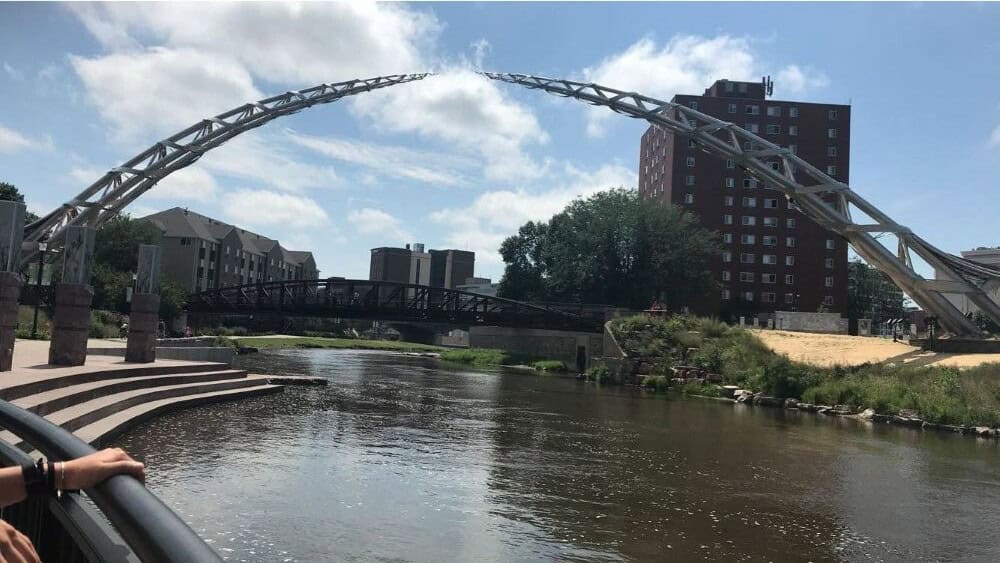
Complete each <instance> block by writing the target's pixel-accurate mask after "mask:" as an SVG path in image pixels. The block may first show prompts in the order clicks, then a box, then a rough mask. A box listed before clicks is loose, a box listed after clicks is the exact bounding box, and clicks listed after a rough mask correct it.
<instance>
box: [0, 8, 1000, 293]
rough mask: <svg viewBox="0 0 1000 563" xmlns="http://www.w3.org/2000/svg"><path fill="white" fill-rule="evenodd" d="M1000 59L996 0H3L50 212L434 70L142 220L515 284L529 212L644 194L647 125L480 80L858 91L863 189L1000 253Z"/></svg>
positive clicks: (350, 272)
mask: <svg viewBox="0 0 1000 563" xmlns="http://www.w3.org/2000/svg"><path fill="white" fill-rule="evenodd" d="M998 60H1000V5H995V4H989V3H977V4H956V3H948V4H924V3H917V4H908V3H893V4H867V3H849V4H831V3H817V4H797V3H780V4H779V3H775V4H770V3H752V4H731V3H703V4H688V3H662V4H661V3H656V4H654V3H585V4H584V3H581V4H576V3H489V2H479V3H441V4H438V3H417V4H386V3H379V4H372V3H364V2H351V3H307V4H270V3H253V4H237V3H224V4H175V3H170V4H168V3H156V4H145V5H140V4H125V3H115V4H81V3H74V4H56V3H52V4H20V3H0V102H2V103H0V181H7V182H11V183H13V184H15V185H16V186H18V187H19V188H20V190H21V191H22V192H23V193H24V194H25V196H26V199H27V202H28V207H29V209H30V210H32V211H34V212H36V213H39V214H42V213H45V212H48V211H50V210H52V209H54V208H56V207H57V206H59V205H60V204H61V203H62V202H64V201H67V200H69V199H71V198H72V197H73V196H75V195H76V194H77V193H79V192H81V191H82V190H83V189H84V188H86V187H87V186H89V185H90V184H91V183H93V182H94V181H96V180H97V179H98V178H99V177H100V176H101V175H102V174H103V173H104V172H105V171H107V170H108V169H110V168H113V167H115V166H118V165H120V164H121V163H123V162H125V161H126V160H128V159H129V158H131V157H132V156H134V155H136V154H138V153H140V152H141V151H143V150H145V149H146V148H147V147H149V146H150V145H152V144H154V143H156V142H157V141H159V140H161V139H163V138H166V137H168V136H170V135H171V134H173V133H174V132H176V131H179V130H181V129H184V128H186V127H188V126H189V125H192V124H194V123H196V122H197V121H199V120H201V119H203V118H205V117H210V116H213V115H216V114H219V113H222V112H224V111H226V110H229V109H232V108H235V107H237V106H240V105H242V104H244V103H246V102H248V101H252V100H256V99H260V98H264V97H267V96H270V95H274V94H278V93H281V92H284V91H287V90H290V89H294V90H299V89H304V88H307V87H310V86H315V85H317V84H320V83H324V82H339V81H343V80H349V79H353V78H367V77H373V76H378V75H386V74H402V73H415V72H427V71H430V72H434V73H436V74H435V75H434V76H432V77H429V78H427V79H424V80H422V81H419V82H414V83H411V84H405V85H398V86H394V87H390V88H386V89H383V90H379V91H375V92H369V93H364V94H361V95H358V96H354V97H351V98H345V99H342V100H340V101H337V102H335V103H332V104H328V105H322V106H316V107H314V108H310V109H308V110H306V111H303V112H300V113H298V114H296V115H293V116H289V117H285V118H281V119H278V120H275V121H273V122H271V123H270V124H268V125H266V126H265V127H262V128H259V129H257V130H254V131H251V132H248V133H245V134H243V135H241V136H240V137H238V138H236V139H234V140H232V141H230V142H229V143H227V144H225V145H222V146H221V147H219V148H217V149H214V150H212V151H210V152H208V153H207V154H206V155H205V156H204V157H203V158H202V159H201V160H200V161H198V162H197V163H196V164H194V165H193V166H191V167H189V168H187V169H185V170H183V171H180V172H177V173H175V174H173V175H171V176H168V177H167V178H165V179H164V180H162V181H161V182H160V183H159V184H158V185H157V186H156V187H155V188H154V189H152V190H151V191H150V192H148V193H147V194H145V195H143V196H142V197H141V198H139V199H138V200H136V201H135V202H134V203H133V204H132V205H131V206H130V207H129V208H128V209H127V211H128V212H129V213H131V214H132V215H133V216H142V215H146V214H149V213H153V212H155V211H159V210H162V209H167V208H170V207H174V206H183V207H187V208H189V209H191V210H195V211H198V212H200V213H204V214H206V215H210V216H213V217H217V218H220V219H222V220H224V221H228V222H231V223H235V224H238V225H240V226H243V227H246V228H248V229H252V230H255V231H257V232H259V233H261V234H264V235H267V236H271V237H275V238H278V239H279V240H280V241H282V243H283V244H284V245H285V246H286V247H288V248H292V249H296V250H311V251H313V253H314V254H315V256H316V261H317V264H318V266H319V268H320V270H321V272H322V275H324V276H328V275H329V276H334V275H336V276H346V277H356V278H366V277H367V272H368V260H369V250H370V249H371V248H374V247H378V246H402V245H403V244H405V243H412V242H422V243H425V244H426V245H427V246H428V247H430V248H459V249H467V250H473V251H475V252H476V255H477V263H476V273H477V275H480V276H485V277H491V278H493V279H494V281H499V278H500V276H501V275H502V272H503V263H502V261H501V260H500V257H499V254H498V251H497V250H498V247H499V245H500V243H501V242H502V241H503V239H504V238H505V237H507V236H510V235H511V234H514V233H516V231H517V228H518V226H520V225H521V224H523V223H525V222H527V221H529V220H545V219H548V218H549V217H551V216H552V214H554V213H556V212H558V211H559V210H561V209H562V208H563V207H564V206H565V204H566V203H568V202H569V201H571V200H572V199H574V198H575V197H581V196H587V195H589V194H592V193H594V192H596V191H599V190H602V189H607V188H610V187H618V186H625V187H629V188H634V187H635V185H636V178H637V166H638V164H637V163H638V152H639V140H640V136H641V135H642V132H643V131H644V130H645V125H644V124H643V123H641V122H638V121H635V120H631V119H628V118H626V117H624V116H620V115H617V114H614V113H612V112H610V110H607V109H606V108H594V107H590V106H587V105H585V104H582V103H581V102H578V101H574V100H566V99H561V98H558V97H555V96H552V95H548V94H545V93H542V92H538V91H530V90H526V89H523V88H519V87H517V86H514V85H509V84H503V83H499V82H493V81H489V80H487V79H485V78H483V77H482V76H481V75H478V74H476V71H479V70H487V71H501V72H517V73H525V74H535V75H541V76H549V77H559V78H568V79H575V80H582V81H593V82H597V83H599V84H603V85H605V86H609V87H613V88H618V89H622V90H630V91H638V92H641V93H643V94H646V95H649V96H653V97H657V98H660V99H667V100H669V99H670V98H671V97H672V96H673V95H674V94H678V93H686V94H699V93H701V92H702V91H703V90H704V88H705V87H707V86H709V85H710V84H711V83H712V82H713V81H715V80H716V79H720V78H729V79H733V80H755V81H756V80H760V78H761V77H762V76H764V75H770V76H771V77H772V79H773V80H774V85H775V92H774V94H775V95H774V97H775V98H776V99H796V100H802V101H813V102H830V103H850V104H851V105H852V124H851V178H850V185H851V186H852V188H853V189H855V190H856V191H858V192H859V193H861V194H862V195H863V196H864V197H866V198H867V199H868V200H869V201H871V202H873V203H874V204H875V205H877V206H878V207H880V208H881V209H882V210H883V211H885V212H887V213H888V214H889V215H890V216H891V217H892V218H894V219H895V220H896V221H897V222H899V223H901V224H903V225H907V226H909V227H911V228H912V229H913V230H914V231H915V232H916V233H917V234H919V235H920V236H922V237H923V238H925V239H927V240H929V241H930V242H931V243H933V244H935V245H936V246H938V247H940V248H942V249H944V250H946V251H950V252H956V253H957V252H959V251H961V250H967V249H970V248H974V247H978V246H997V245H1000V234H998V229H997V219H998V217H1000V185H998V180H997V178H998V177H1000V64H997V61H998Z"/></svg>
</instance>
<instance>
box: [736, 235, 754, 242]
mask: <svg viewBox="0 0 1000 563" xmlns="http://www.w3.org/2000/svg"><path fill="white" fill-rule="evenodd" d="M740 242H741V243H743V244H757V235H741V236H740Z"/></svg>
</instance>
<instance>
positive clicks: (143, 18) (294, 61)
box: [71, 2, 441, 86]
mask: <svg viewBox="0 0 1000 563" xmlns="http://www.w3.org/2000/svg"><path fill="white" fill-rule="evenodd" d="M71 9H72V10H73V11H74V12H75V13H76V14H77V15H78V17H79V18H80V19H81V21H82V22H83V23H84V25H85V26H86V27H87V28H88V29H89V30H90V32H91V33H92V34H93V35H94V37H95V38H97V39H98V40H99V41H101V42H102V43H103V44H104V45H105V47H107V48H108V49H110V50H134V49H135V48H136V46H138V45H140V44H145V45H149V44H160V45H165V46H169V47H174V48H192V49H195V50H198V51H199V52H206V53H212V54H213V55H215V56H218V57H222V58H225V59H228V60H232V61H235V62H237V63H239V64H240V65H242V66H244V67H246V68H248V69H250V71H251V72H253V73H254V75H256V76H259V77H261V78H263V79H265V80H267V81H270V82H278V83H293V84H297V85H301V84H303V83H305V84H308V85H310V86H311V85H313V84H317V83H320V82H338V81H341V80H348V79H351V78H367V77H370V76H377V75H380V74H396V73H400V72H404V73H405V72H419V71H421V70H423V64H424V60H423V56H422V51H423V50H425V49H428V48H430V46H431V43H432V42H433V41H434V39H435V38H436V36H437V34H438V32H439V31H440V29H441V24H440V23H439V22H438V21H437V19H436V18H435V17H434V16H433V15H432V14H430V13H429V12H425V11H418V10H414V9H410V8H407V7H404V6H401V5H396V4H388V3H375V2H323V3H320V2H308V3H302V4H296V3H278V2H274V3H259V4H253V5H252V6H251V5H246V4H240V3H227V2H218V3H173V2H171V3H163V4H145V5H136V4H127V3H123V4H114V3H109V4H75V5H73V6H72V8H71Z"/></svg>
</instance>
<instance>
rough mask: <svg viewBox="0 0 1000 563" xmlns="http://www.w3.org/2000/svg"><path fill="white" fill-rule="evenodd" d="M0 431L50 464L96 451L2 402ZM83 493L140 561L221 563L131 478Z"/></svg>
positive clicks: (123, 477) (118, 477)
mask: <svg viewBox="0 0 1000 563" xmlns="http://www.w3.org/2000/svg"><path fill="white" fill-rule="evenodd" d="M0 426H3V427H4V428H6V429H7V430H10V431H11V432H13V433H14V434H16V435H18V436H19V437H20V438H22V439H23V440H24V441H26V442H28V443H29V444H31V445H32V446H33V447H34V448H36V449H37V450H38V451H40V452H42V453H43V454H45V455H46V456H47V457H48V458H49V459H52V460H69V459H75V458H78V457H83V456H86V455H90V454H92V453H94V452H95V451H96V450H95V449H94V448H93V447H91V446H90V445H89V444H87V443H86V442H84V441H83V440H80V439H79V438H77V437H76V436H74V435H73V434H71V433H70V432H68V431H67V430H65V429H64V428H61V427H59V426H56V425H55V424H53V423H51V422H49V421H48V420H45V419H44V418H42V417H40V416H38V415H36V414H34V413H31V412H28V411H26V410H24V409H22V408H20V407H17V406H15V405H13V404H11V403H8V402H7V401H0ZM86 493H87V496H89V497H90V498H91V500H93V501H94V504H96V505H97V507H98V508H100V510H101V512H103V513H104V515H105V516H107V518H108V520H110V521H111V524H112V525H113V526H114V527H115V529H117V531H118V533H119V534H120V535H121V537H122V538H123V539H124V540H125V542H126V543H127V544H128V545H129V547H130V548H131V549H132V551H133V552H134V553H135V555H136V556H138V557H139V559H141V560H142V561H156V562H160V561H163V562H172V561H177V562H185V563H186V562H200V561H222V559H221V558H220V557H219V555H218V554H217V553H215V551H213V550H212V548H211V547H209V546H208V544H206V543H205V542H204V540H202V539H201V538H200V537H199V536H198V534H196V533H195V532H194V530H192V529H191V528H190V527H189V526H188V525H187V524H186V523H185V522H184V521H183V520H181V519H180V517H179V516H177V514H175V513H174V512H173V511H172V510H170V508H168V507H167V505H165V504H163V501H161V500H160V499H159V498H157V497H156V495H154V494H153V493H151V492H149V490H147V489H146V488H145V487H144V486H143V485H142V484H141V483H140V482H139V481H137V480H136V479H135V478H133V477H130V476H128V475H116V476H114V477H111V478H110V479H107V480H106V481H104V482H103V483H100V484H98V485H96V486H94V487H92V488H90V489H87V490H86ZM96 530H98V529H96V528H92V529H91V531H96Z"/></svg>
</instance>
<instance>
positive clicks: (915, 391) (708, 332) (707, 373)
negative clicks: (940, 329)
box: [611, 316, 1000, 428]
mask: <svg viewBox="0 0 1000 563" xmlns="http://www.w3.org/2000/svg"><path fill="white" fill-rule="evenodd" d="M611 328H612V330H613V331H614V333H615V337H616V338H617V339H618V341H619V343H620V344H621V346H622V348H623V349H624V350H625V351H626V353H627V354H629V356H630V358H632V359H633V361H634V362H635V363H636V365H637V366H638V367H639V368H640V375H639V377H638V378H637V379H638V381H637V383H644V384H645V385H647V386H649V387H653V388H657V389H660V388H664V389H665V388H666V387H672V388H675V389H680V388H682V386H683V389H684V390H686V391H688V393H689V394H692V395H697V394H725V392H737V391H739V392H740V395H741V396H743V397H744V398H743V400H744V401H746V400H750V401H752V402H753V403H754V404H761V405H773V406H783V405H784V404H785V402H786V400H787V399H792V400H793V401H795V402H797V403H801V404H804V405H830V407H829V409H828V410H830V411H836V412H835V413H833V412H831V414H840V413H843V414H853V413H859V412H863V411H865V410H868V409H871V411H872V413H871V414H873V415H876V416H878V417H880V418H884V419H886V420H889V419H890V418H891V419H892V420H895V419H896V418H898V419H900V420H905V421H907V423H910V424H921V425H922V424H923V423H928V424H931V425H945V426H949V427H958V428H973V427H989V428H997V427H1000V363H988V364H983V365H980V366H977V367H973V368H969V369H963V370H960V369H958V368H955V367H950V366H941V365H934V366H919V365H908V364H905V363H892V364H888V363H887V364H879V363H863V364H860V365H833V366H817V365H812V364H808V363H804V362H799V361H794V360H792V359H790V358H789V357H788V356H787V355H784V354H779V353H777V352H775V351H774V350H772V349H771V348H769V347H768V346H767V345H766V344H765V343H764V342H763V341H762V340H761V339H760V338H759V337H758V336H757V335H755V334H753V333H751V332H750V331H747V330H743V329H740V328H734V327H729V326H726V325H724V324H722V323H718V322H715V321H712V320H709V319H698V318H693V317H680V316H678V317H671V318H668V319H650V318H646V317H630V318H625V319H618V320H616V321H614V322H612V323H611ZM706 384H708V385H706ZM695 385H696V386H697V387H696V386H695ZM699 389H703V390H704V393H699V392H698V391H699ZM747 397H749V399H748V398H747ZM817 409H818V407H817ZM807 410H808V409H807Z"/></svg>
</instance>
